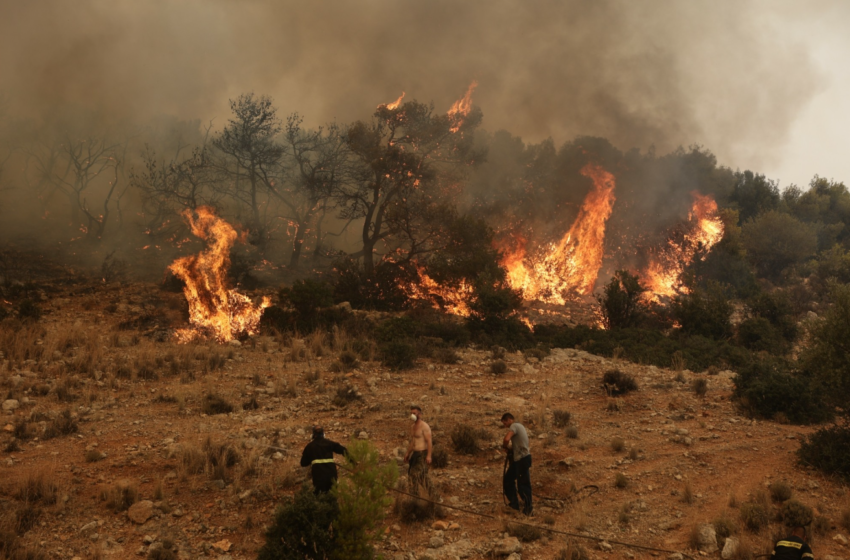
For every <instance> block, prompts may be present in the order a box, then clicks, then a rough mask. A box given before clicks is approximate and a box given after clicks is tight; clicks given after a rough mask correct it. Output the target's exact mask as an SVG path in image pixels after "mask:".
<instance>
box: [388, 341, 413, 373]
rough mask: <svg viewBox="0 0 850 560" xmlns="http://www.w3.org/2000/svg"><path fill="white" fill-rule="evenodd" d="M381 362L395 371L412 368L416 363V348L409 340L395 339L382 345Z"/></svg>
mask: <svg viewBox="0 0 850 560" xmlns="http://www.w3.org/2000/svg"><path fill="white" fill-rule="evenodd" d="M381 363H382V364H383V365H384V366H385V367H388V368H390V369H391V370H393V371H401V370H406V369H411V368H413V366H414V365H416V349H415V347H414V346H413V345H412V344H410V343H409V342H405V341H403V340H393V341H392V342H388V343H386V344H384V345H383V346H382V347H381Z"/></svg>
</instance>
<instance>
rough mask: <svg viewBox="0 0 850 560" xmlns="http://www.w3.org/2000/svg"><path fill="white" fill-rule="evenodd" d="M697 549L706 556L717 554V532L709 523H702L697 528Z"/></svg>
mask: <svg viewBox="0 0 850 560" xmlns="http://www.w3.org/2000/svg"><path fill="white" fill-rule="evenodd" d="M697 547H698V548H699V550H700V552H706V553H708V554H711V553H714V552H717V532H716V531H715V530H714V525H712V524H711V523H703V524H702V525H700V526H699V527H698V528H697Z"/></svg>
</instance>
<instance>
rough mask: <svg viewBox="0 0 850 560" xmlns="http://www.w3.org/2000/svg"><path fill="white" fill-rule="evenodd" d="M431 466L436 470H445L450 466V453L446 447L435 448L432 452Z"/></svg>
mask: <svg viewBox="0 0 850 560" xmlns="http://www.w3.org/2000/svg"><path fill="white" fill-rule="evenodd" d="M431 466H432V467H434V468H435V469H444V468H446V467H447V466H449V452H448V451H446V449H445V448H444V447H437V446H434V447H433V450H432V451H431Z"/></svg>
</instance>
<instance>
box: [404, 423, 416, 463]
mask: <svg viewBox="0 0 850 560" xmlns="http://www.w3.org/2000/svg"><path fill="white" fill-rule="evenodd" d="M415 439H416V424H414V425H413V428H411V430H410V443H408V444H407V453H405V454H404V462H405V463H406V462H408V461H409V460H410V456H411V455H412V454H413V442H414V440H415Z"/></svg>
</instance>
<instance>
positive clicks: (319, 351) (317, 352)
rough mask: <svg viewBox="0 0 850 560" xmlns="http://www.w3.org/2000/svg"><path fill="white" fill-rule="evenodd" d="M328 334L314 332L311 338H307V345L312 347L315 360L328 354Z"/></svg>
mask: <svg viewBox="0 0 850 560" xmlns="http://www.w3.org/2000/svg"><path fill="white" fill-rule="evenodd" d="M327 337H328V336H327V334H326V333H325V331H323V330H316V331H313V332H312V333H311V334H310V336H308V337H307V344H308V345H309V347H310V353H311V354H312V355H313V357H314V358H321V357H322V356H324V355H325V354H326V353H327V350H326V348H325V341H326V340H327Z"/></svg>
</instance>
